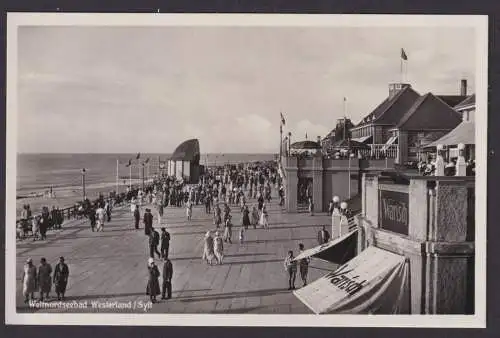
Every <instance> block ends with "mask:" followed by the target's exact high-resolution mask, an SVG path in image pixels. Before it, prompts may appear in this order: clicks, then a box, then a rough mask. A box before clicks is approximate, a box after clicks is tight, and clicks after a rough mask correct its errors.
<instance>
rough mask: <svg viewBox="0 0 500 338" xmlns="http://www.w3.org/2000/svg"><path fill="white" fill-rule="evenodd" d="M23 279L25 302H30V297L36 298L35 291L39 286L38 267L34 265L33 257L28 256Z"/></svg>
mask: <svg viewBox="0 0 500 338" xmlns="http://www.w3.org/2000/svg"><path fill="white" fill-rule="evenodd" d="M22 281H23V295H24V302H25V303H28V300H29V299H31V300H33V299H34V298H35V296H34V293H35V291H36V286H37V285H36V281H37V278H36V267H35V266H34V265H33V260H32V259H31V258H28V259H27V260H26V265H25V266H24V272H23V278H22Z"/></svg>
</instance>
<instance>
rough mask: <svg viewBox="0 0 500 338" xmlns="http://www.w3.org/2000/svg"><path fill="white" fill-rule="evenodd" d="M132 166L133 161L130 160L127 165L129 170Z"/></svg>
mask: <svg viewBox="0 0 500 338" xmlns="http://www.w3.org/2000/svg"><path fill="white" fill-rule="evenodd" d="M131 165H132V160H128V163H127V164H126V165H125V166H126V167H127V168H128V167H130V166H131Z"/></svg>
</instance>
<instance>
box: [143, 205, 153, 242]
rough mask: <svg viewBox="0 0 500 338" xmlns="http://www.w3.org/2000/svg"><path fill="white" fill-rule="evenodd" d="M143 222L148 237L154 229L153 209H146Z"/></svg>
mask: <svg viewBox="0 0 500 338" xmlns="http://www.w3.org/2000/svg"><path fill="white" fill-rule="evenodd" d="M143 222H144V233H145V234H146V236H149V234H150V233H151V230H152V228H153V214H151V209H146V212H145V213H144V218H143Z"/></svg>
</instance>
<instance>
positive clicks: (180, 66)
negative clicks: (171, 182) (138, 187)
mask: <svg viewBox="0 0 500 338" xmlns="http://www.w3.org/2000/svg"><path fill="white" fill-rule="evenodd" d="M474 44H475V32H474V30H473V29H472V28H460V27H430V28H426V27H422V28H414V27H412V28H405V27H400V28H399V27H398V28H394V27H393V28H390V27H389V28H382V27H380V28H379V27H373V28H370V27H368V28H353V27H194V26H193V27H172V26H170V27H105V26H101V27H77V26H73V27H72V26H66V27H55V26H52V27H51V26H24V27H20V28H19V30H18V87H17V88H18V112H17V114H18V127H19V128H20V129H19V131H18V135H20V136H19V137H18V152H21V153H26V152H29V153H82V152H83V153H85V152H89V153H96V152H98V153H117V152H120V153H121V152H123V153H133V152H142V153H171V152H173V150H174V149H175V147H176V146H177V145H178V144H180V143H181V142H183V141H184V140H186V139H190V138H198V139H199V140H200V148H201V149H200V150H201V152H202V153H216V152H222V153H276V152H277V151H278V147H279V123H280V112H283V114H284V116H285V119H286V125H285V132H286V133H288V132H289V131H290V132H291V133H292V141H299V140H304V139H305V135H306V133H307V135H308V139H313V140H315V139H316V137H317V136H324V135H326V134H327V133H328V132H329V131H330V130H331V129H333V128H334V126H335V122H336V120H337V119H338V118H342V117H343V116H344V112H345V113H346V115H347V117H349V118H351V119H352V121H353V122H354V123H358V122H359V121H360V120H361V119H362V118H363V117H364V116H365V115H367V114H368V113H370V112H371V110H373V109H374V108H375V107H376V106H377V105H378V104H379V103H380V102H382V101H383V100H384V99H385V98H386V97H387V95H388V84H389V83H390V82H399V81H400V79H401V74H400V73H401V72H400V62H401V59H400V50H401V48H404V50H405V52H406V54H407V56H408V61H407V62H406V67H405V69H406V70H405V82H408V83H410V84H411V85H412V87H413V88H414V89H415V90H416V91H417V92H419V93H420V94H422V95H423V94H425V93H427V92H432V93H434V94H450V95H454V94H457V95H458V94H459V89H460V79H462V78H465V79H467V80H468V86H469V92H470V93H472V92H473V91H474V76H475V69H474V65H475V48H473V46H474ZM467 46H469V47H467ZM344 97H346V98H347V104H346V105H345V106H344V102H343V101H344V99H343V98H344Z"/></svg>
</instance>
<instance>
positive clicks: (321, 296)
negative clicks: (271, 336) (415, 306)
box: [294, 247, 410, 314]
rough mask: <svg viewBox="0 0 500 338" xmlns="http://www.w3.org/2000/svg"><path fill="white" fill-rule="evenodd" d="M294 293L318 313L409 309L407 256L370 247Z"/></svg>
mask: <svg viewBox="0 0 500 338" xmlns="http://www.w3.org/2000/svg"><path fill="white" fill-rule="evenodd" d="M294 294H295V296H296V297H297V298H299V299H300V300H301V301H302V302H303V303H304V304H305V305H307V306H308V307H309V308H310V309H311V310H312V311H313V312H314V313H316V314H325V313H343V314H358V313H373V314H374V313H378V314H396V313H400V314H405V313H409V312H410V309H409V307H410V300H409V298H410V297H409V283H408V265H407V264H406V263H405V257H404V256H400V255H396V254H394V253H391V252H388V251H385V250H382V249H379V248H376V247H368V248H367V249H366V250H365V251H363V252H362V253H361V254H359V255H358V256H357V257H356V258H354V259H352V260H351V261H349V262H348V263H347V264H344V265H342V266H341V267H340V268H338V269H337V270H335V271H334V272H331V273H329V274H328V275H326V276H324V277H322V278H320V279H318V280H316V281H314V282H312V283H311V284H309V285H307V286H305V287H303V288H301V289H299V290H296V291H294Z"/></svg>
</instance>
